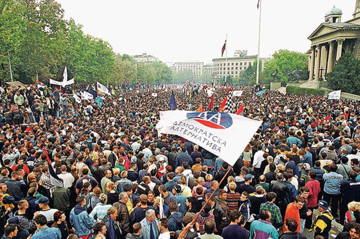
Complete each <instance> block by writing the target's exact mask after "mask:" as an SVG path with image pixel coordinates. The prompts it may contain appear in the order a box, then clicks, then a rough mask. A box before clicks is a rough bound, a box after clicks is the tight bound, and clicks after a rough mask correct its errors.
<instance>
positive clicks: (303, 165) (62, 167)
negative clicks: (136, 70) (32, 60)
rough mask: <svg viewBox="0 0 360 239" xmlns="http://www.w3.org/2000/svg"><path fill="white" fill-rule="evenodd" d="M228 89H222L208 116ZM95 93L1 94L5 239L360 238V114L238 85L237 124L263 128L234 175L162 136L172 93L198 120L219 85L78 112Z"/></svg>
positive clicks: (341, 104)
mask: <svg viewBox="0 0 360 239" xmlns="http://www.w3.org/2000/svg"><path fill="white" fill-rule="evenodd" d="M229 87H230V86H226V85H225V86H215V87H214V86H212V88H213V91H214V96H215V97H214V98H215V101H214V106H213V107H210V108H211V109H209V110H215V111H217V110H218V109H219V107H220V104H221V103H222V101H223V99H224V98H225V97H226V96H227V92H228V89H229ZM87 88H88V87H87V86H86V85H74V86H72V87H68V88H66V89H63V90H62V91H58V90H56V91H55V90H52V89H51V88H48V87H45V88H36V87H29V88H27V89H22V88H15V87H10V86H3V87H0V97H1V102H0V126H1V129H0V131H1V132H0V150H1V154H0V155H1V160H0V167H1V168H0V203H1V205H0V235H1V236H2V237H3V238H5V239H7V238H19V239H21V238H32V239H38V238H53V239H66V238H69V239H76V238H83V239H88V238H95V239H98V238H100V239H105V238H106V239H125V238H127V239H170V238H172V239H177V238H186V239H192V238H224V239H230V238H231V239H232V238H244V239H247V238H256V239H262V238H274V239H277V238H282V239H291V238H294V239H297V238H307V237H309V234H308V233H309V232H312V231H313V232H314V238H317V239H321V238H325V239H327V238H329V236H330V230H331V228H332V224H333V223H334V221H336V222H338V223H340V225H343V228H341V229H342V232H340V233H338V235H336V238H352V239H354V238H360V224H359V223H360V175H359V174H360V165H359V159H360V127H359V124H360V105H359V102H357V101H347V100H328V99H326V98H324V97H317V96H316V97H315V96H297V95H282V94H280V93H279V92H276V91H266V92H265V93H263V94H262V95H256V91H258V90H260V89H258V87H236V89H237V90H242V91H243V93H242V96H241V97H233V98H232V102H233V110H234V112H235V111H236V110H237V109H238V108H239V107H240V106H243V107H244V110H243V111H242V113H241V114H242V115H243V116H244V117H248V118H252V119H254V120H260V121H262V122H263V123H262V125H261V127H260V128H259V129H258V130H257V132H256V133H255V134H254V136H253V138H252V139H251V140H250V141H249V144H248V145H247V147H246V148H245V149H244V150H243V151H241V150H242V149H239V159H238V160H237V162H236V163H235V165H229V164H228V163H226V162H225V161H224V160H223V159H221V158H219V157H217V156H216V155H214V154H212V153H210V152H208V151H207V150H205V149H204V148H202V147H201V146H199V145H196V144H194V143H192V142H191V141H188V140H186V139H184V138H180V137H178V136H176V135H158V133H157V130H156V124H157V122H158V121H159V120H160V119H159V112H160V111H164V110H169V106H168V101H169V98H170V93H171V92H174V95H175V98H176V101H177V106H178V109H179V110H190V111H197V110H198V109H199V110H201V108H206V106H207V104H208V103H209V102H210V97H209V94H208V92H207V90H208V89H209V88H210V86H209V87H207V86H201V87H198V88H191V87H190V86H189V85H182V86H179V85H176V86H171V85H169V86H164V87H154V88H152V87H151V88H150V87H143V88H142V89H141V90H138V91H135V90H132V91H129V90H127V91H126V92H117V93H116V96H105V97H104V99H103V100H102V103H101V104H99V103H96V102H94V100H81V103H80V102H79V101H77V100H76V99H75V97H74V94H78V93H80V91H84V90H86V89H87ZM154 93H156V94H154ZM79 97H80V95H79ZM234 112H231V113H234ZM234 133H236V134H238V137H241V132H234ZM225 175H226V177H224V176H225ZM305 230H306V233H307V234H305Z"/></svg>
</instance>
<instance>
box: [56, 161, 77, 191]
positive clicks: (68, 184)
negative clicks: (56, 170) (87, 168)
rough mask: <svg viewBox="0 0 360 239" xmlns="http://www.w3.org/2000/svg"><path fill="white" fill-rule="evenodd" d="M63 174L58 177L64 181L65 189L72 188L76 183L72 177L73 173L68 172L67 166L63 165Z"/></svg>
mask: <svg viewBox="0 0 360 239" xmlns="http://www.w3.org/2000/svg"><path fill="white" fill-rule="evenodd" d="M60 170H61V174H58V177H59V178H61V179H62V180H63V183H64V188H70V187H71V186H72V184H73V182H74V181H75V178H74V176H72V174H71V173H68V172H66V166H65V165H62V166H61V168H60Z"/></svg>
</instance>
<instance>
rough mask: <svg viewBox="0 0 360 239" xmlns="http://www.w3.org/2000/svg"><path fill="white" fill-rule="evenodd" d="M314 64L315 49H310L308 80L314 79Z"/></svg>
mask: <svg viewBox="0 0 360 239" xmlns="http://www.w3.org/2000/svg"><path fill="white" fill-rule="evenodd" d="M314 62H315V48H314V47H311V55H310V69H309V70H310V75H309V80H313V79H314Z"/></svg>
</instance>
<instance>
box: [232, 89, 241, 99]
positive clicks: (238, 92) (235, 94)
mask: <svg viewBox="0 0 360 239" xmlns="http://www.w3.org/2000/svg"><path fill="white" fill-rule="evenodd" d="M242 93H243V91H242V90H238V91H234V92H233V96H239V97H240V96H241V95H242Z"/></svg>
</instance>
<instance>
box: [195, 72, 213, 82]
mask: <svg viewBox="0 0 360 239" xmlns="http://www.w3.org/2000/svg"><path fill="white" fill-rule="evenodd" d="M198 81H199V83H201V84H206V83H211V82H212V75H211V74H210V73H207V72H204V73H203V74H202V75H201V76H200V77H199V79H198Z"/></svg>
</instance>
